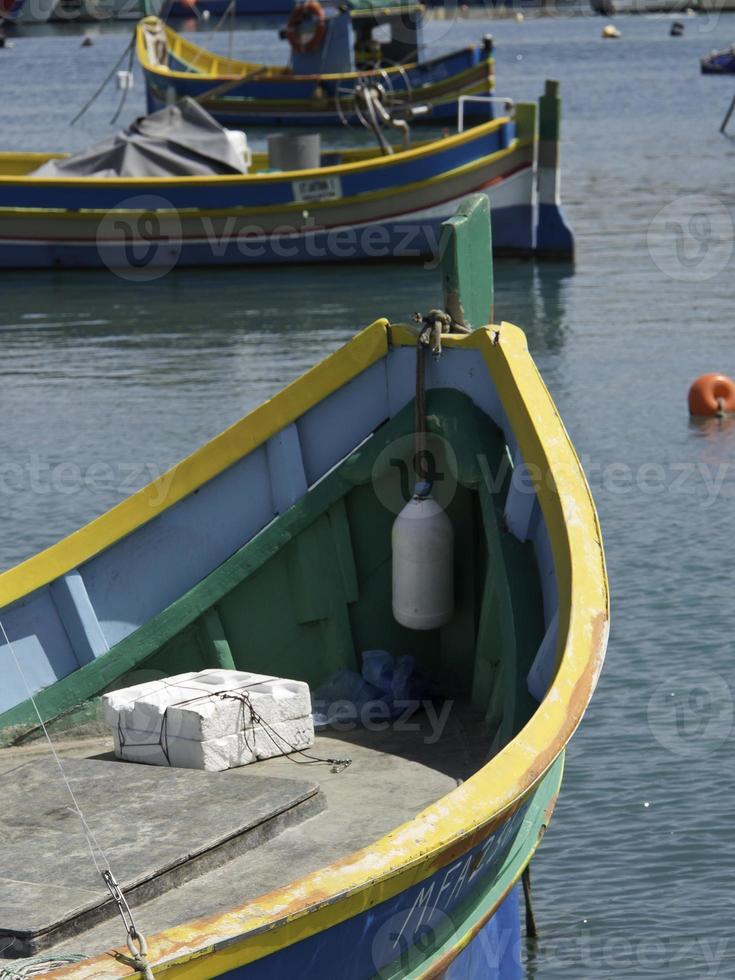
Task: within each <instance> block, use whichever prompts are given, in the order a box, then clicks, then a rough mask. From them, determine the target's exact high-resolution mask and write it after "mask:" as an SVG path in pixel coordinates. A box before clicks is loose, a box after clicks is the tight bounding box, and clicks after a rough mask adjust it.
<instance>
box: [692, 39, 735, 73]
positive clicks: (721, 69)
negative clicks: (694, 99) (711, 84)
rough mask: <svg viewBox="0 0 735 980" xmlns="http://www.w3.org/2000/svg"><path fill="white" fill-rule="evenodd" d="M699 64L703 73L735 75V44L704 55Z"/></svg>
mask: <svg viewBox="0 0 735 980" xmlns="http://www.w3.org/2000/svg"><path fill="white" fill-rule="evenodd" d="M700 66H701V69H702V74H703V75H735V44H732V45H730V47H729V48H723V49H722V50H721V51H713V52H712V53H711V54H707V55H705V56H704V57H703V58H702V59H701V60H700Z"/></svg>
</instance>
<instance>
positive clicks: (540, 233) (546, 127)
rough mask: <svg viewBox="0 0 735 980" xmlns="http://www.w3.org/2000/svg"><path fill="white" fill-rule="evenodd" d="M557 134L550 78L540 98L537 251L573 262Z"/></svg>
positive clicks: (555, 93)
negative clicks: (563, 202) (564, 204)
mask: <svg viewBox="0 0 735 980" xmlns="http://www.w3.org/2000/svg"><path fill="white" fill-rule="evenodd" d="M560 131H561V98H560V97H559V83H558V82H556V81H552V80H550V79H549V80H547V82H546V89H545V91H544V94H543V95H542V96H541V98H540V99H539V135H538V150H537V157H536V165H537V173H538V223H537V227H536V252H537V254H538V255H539V257H541V258H552V259H572V258H574V238H573V237H572V233H571V231H570V230H569V227H568V226H567V223H566V221H565V220H564V214H563V212H562V209H561V169H560V153H559V137H560Z"/></svg>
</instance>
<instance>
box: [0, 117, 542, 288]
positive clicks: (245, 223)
mask: <svg viewBox="0 0 735 980" xmlns="http://www.w3.org/2000/svg"><path fill="white" fill-rule="evenodd" d="M358 159H359V160H362V161H364V162H362V163H359V162H358V163H356V162H354V161H352V158H351V157H349V156H346V159H345V160H344V161H343V162H336V163H334V162H332V160H331V154H326V155H325V158H324V163H325V166H324V167H323V168H321V169H319V170H313V171H298V172H293V173H280V172H279V173H269V172H263V173H261V172H256V173H254V174H253V175H248V176H243V177H241V176H232V177H231V176H223V177H209V178H180V179H176V178H173V179H170V180H168V179H166V180H164V179H156V180H150V181H145V180H140V181H139V180H132V179H109V178H108V179H104V178H103V179H97V180H84V179H80V180H69V179H49V180H44V179H38V180H35V179H33V178H23V177H21V178H14V177H8V178H0V261H2V262H3V264H4V265H5V266H6V267H9V268H54V267H60V268H104V267H107V268H110V269H113V270H114V271H116V272H119V273H120V274H121V275H123V276H124V277H125V276H129V277H132V278H139V277H140V275H142V274H143V273H146V274H150V275H151V277H156V278H157V277H158V275H163V274H164V273H165V272H168V271H170V270H171V269H173V268H174V267H176V266H180V267H187V266H217V265H263V264H281V263H307V264H310V263H323V262H365V261H388V260H399V261H426V260H434V259H435V258H436V257H437V254H438V242H439V236H440V225H441V223H442V222H443V221H445V220H446V219H447V218H449V217H451V215H452V214H453V213H454V211H455V209H456V207H457V205H458V203H459V202H460V201H462V200H463V199H464V198H465V197H466V196H467V195H468V194H471V193H476V192H484V193H486V194H488V196H489V197H490V199H491V202H492V234H493V247H494V250H495V252H496V254H514V255H529V254H532V253H533V252H534V251H535V249H536V247H537V241H536V236H537V228H536V224H537V210H538V209H537V207H536V204H535V200H534V181H535V167H534V145H533V143H532V142H531V141H530V140H529V139H528V138H527V137H524V136H523V134H521V136H519V135H518V132H517V129H516V124H515V123H514V122H513V121H512V120H509V119H505V120H497V121H495V122H493V123H489V124H486V125H484V126H480V127H477V128H475V129H472V130H468V131H467V133H464V134H461V135H458V136H455V137H449V138H446V139H442V140H437V141H429V142H427V143H425V144H421V145H420V146H418V147H417V148H416V149H415V150H410V151H407V152H405V153H403V154H396V155H395V156H390V157H382V156H378V157H375V156H373V157H370V158H365V157H364V156H362V157H359V158H358ZM351 161H352V162H351ZM551 217H553V216H551ZM547 224H548V222H547Z"/></svg>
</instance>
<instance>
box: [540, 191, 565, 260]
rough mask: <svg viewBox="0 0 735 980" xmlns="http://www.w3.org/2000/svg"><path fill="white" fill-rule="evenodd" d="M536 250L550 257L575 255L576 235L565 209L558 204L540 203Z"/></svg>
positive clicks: (562, 257)
mask: <svg viewBox="0 0 735 980" xmlns="http://www.w3.org/2000/svg"><path fill="white" fill-rule="evenodd" d="M536 251H537V253H538V254H539V255H540V256H544V255H545V256H547V257H549V258H559V259H571V258H573V256H574V236H573V235H572V231H571V229H570V227H569V225H568V224H567V223H566V220H565V218H564V212H563V210H562V209H561V208H560V207H559V206H558V205H556V204H539V208H538V227H537V229H536Z"/></svg>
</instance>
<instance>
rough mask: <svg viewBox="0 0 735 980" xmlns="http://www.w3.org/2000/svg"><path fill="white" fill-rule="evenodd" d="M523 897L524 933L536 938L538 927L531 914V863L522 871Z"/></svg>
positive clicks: (530, 937)
mask: <svg viewBox="0 0 735 980" xmlns="http://www.w3.org/2000/svg"><path fill="white" fill-rule="evenodd" d="M521 880H522V881H523V898H524V899H525V902H526V935H527V936H528V938H529V939H538V928H537V927H536V916H535V915H534V914H533V902H532V900H531V865H530V864H528V865H526V868H525V870H524V872H523V876H522V879H521Z"/></svg>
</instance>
